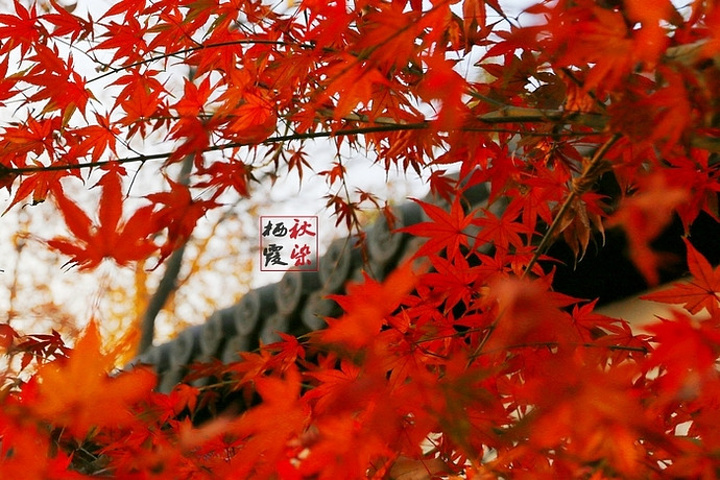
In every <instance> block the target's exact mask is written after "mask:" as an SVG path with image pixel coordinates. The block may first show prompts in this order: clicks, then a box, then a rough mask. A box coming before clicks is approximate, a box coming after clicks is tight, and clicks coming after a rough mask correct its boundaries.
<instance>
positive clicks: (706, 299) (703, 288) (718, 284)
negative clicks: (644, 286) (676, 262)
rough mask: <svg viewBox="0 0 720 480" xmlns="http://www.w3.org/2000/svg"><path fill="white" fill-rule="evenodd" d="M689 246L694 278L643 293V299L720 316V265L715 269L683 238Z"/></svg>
mask: <svg viewBox="0 0 720 480" xmlns="http://www.w3.org/2000/svg"><path fill="white" fill-rule="evenodd" d="M683 241H684V242H685V246H686V247H687V262H688V268H689V269H690V274H691V275H692V277H693V278H692V280H690V281H688V282H683V283H676V284H674V286H673V287H672V288H670V289H667V290H661V291H659V292H654V293H650V294H648V295H643V296H642V297H640V298H642V299H644V300H652V301H654V302H661V303H669V304H677V305H682V306H683V308H684V309H685V310H687V311H688V312H690V313H691V314H693V315H695V314H697V313H700V312H701V311H702V310H704V309H705V310H707V311H708V313H709V314H710V315H711V316H713V317H715V318H718V317H717V315H718V314H720V266H718V267H717V268H715V269H713V268H712V266H711V265H710V262H708V261H707V260H706V259H705V257H704V256H703V255H702V254H701V253H700V252H698V251H697V250H696V249H695V247H693V246H692V244H691V243H690V241H689V240H688V239H686V238H685V239H683Z"/></svg>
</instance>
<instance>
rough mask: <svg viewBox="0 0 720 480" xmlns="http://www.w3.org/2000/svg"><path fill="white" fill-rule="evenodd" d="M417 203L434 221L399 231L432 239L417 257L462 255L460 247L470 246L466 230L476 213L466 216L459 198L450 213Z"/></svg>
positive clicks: (451, 207) (419, 251) (418, 252)
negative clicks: (444, 253)
mask: <svg viewBox="0 0 720 480" xmlns="http://www.w3.org/2000/svg"><path fill="white" fill-rule="evenodd" d="M416 202H417V203H418V204H419V205H420V206H421V207H422V209H423V210H424V211H425V213H426V214H427V215H428V217H430V219H431V220H432V221H430V222H421V223H417V224H415V225H410V226H407V227H403V228H401V229H399V230H398V231H399V232H406V233H409V234H411V235H416V236H419V237H430V238H429V240H428V241H427V242H425V244H424V245H423V246H422V247H420V249H419V250H418V251H417V253H416V254H415V255H416V256H422V255H437V254H439V253H440V252H442V251H443V250H446V253H447V256H448V257H449V258H453V257H455V256H456V255H458V254H459V253H460V246H464V247H467V246H468V233H467V232H466V231H465V230H466V229H467V227H468V226H469V225H470V224H471V223H472V222H473V216H474V213H473V212H470V213H469V214H467V215H466V214H465V212H464V211H463V207H462V205H461V203H460V198H459V197H456V198H455V200H454V201H453V203H452V205H451V206H450V211H449V212H446V211H444V210H443V209H442V208H440V207H438V206H436V205H432V204H430V203H426V202H423V201H421V200H416Z"/></svg>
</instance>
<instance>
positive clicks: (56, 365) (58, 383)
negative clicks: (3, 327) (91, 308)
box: [24, 321, 156, 440]
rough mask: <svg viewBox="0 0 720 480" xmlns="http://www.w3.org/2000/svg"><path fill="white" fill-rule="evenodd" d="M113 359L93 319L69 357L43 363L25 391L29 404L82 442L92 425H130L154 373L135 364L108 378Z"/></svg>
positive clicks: (153, 377)
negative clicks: (103, 346) (105, 350)
mask: <svg viewBox="0 0 720 480" xmlns="http://www.w3.org/2000/svg"><path fill="white" fill-rule="evenodd" d="M113 362H114V359H113V358H111V357H109V356H106V355H104V354H103V353H102V351H101V341H100V335H99V333H98V330H97V325H96V324H95V321H91V322H90V323H89V324H88V326H87V328H86V329H85V332H84V333H83V335H82V337H80V339H79V340H78V342H77V344H76V345H75V348H74V349H73V351H72V352H71V353H70V356H69V358H67V359H63V360H57V361H54V362H51V363H48V364H45V365H42V366H41V367H40V369H39V370H38V373H37V375H36V376H35V377H33V380H32V385H31V387H29V388H28V389H27V390H26V391H25V392H24V402H25V405H26V406H27V407H28V408H29V409H30V410H31V411H32V412H33V414H35V415H37V416H38V417H39V418H43V419H46V420H47V421H49V422H51V423H52V424H55V425H57V426H61V427H64V428H66V429H67V431H68V432H69V433H70V434H72V435H73V436H75V438H77V439H80V440H82V439H84V438H85V436H86V435H87V434H88V433H89V432H90V430H91V429H92V428H93V427H112V428H114V427H124V426H129V425H132V424H134V423H135V421H136V419H135V415H134V413H133V411H132V408H133V407H134V406H135V404H136V403H137V402H139V401H140V400H142V399H143V398H145V397H146V396H148V395H149V394H150V392H151V391H152V389H153V388H154V387H155V383H156V380H155V375H154V374H153V373H152V372H151V371H150V370H148V369H142V368H137V369H134V370H133V371H131V372H126V373H122V374H120V375H118V376H116V377H110V376H109V375H108V373H107V372H108V370H109V369H110V368H112V366H113V365H112V364H113Z"/></svg>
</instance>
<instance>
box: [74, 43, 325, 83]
mask: <svg viewBox="0 0 720 480" xmlns="http://www.w3.org/2000/svg"><path fill="white" fill-rule="evenodd" d="M233 45H277V46H287V47H295V46H297V47H299V48H313V46H312V45H310V44H303V43H300V44H292V43H288V42H281V41H278V40H260V39H257V40H249V39H247V40H233V41H232V42H219V43H210V44H207V45H203V44H200V45H198V46H197V47H190V48H186V49H184V50H178V51H177V52H170V53H164V54H162V55H156V56H154V57H150V58H146V59H145V60H141V61H139V62H135V63H131V64H129V65H124V66H122V67H117V68H112V67H107V68H109V71H108V72H105V73H103V74H102V75H98V76H97V77H95V78H91V79H90V80H88V81H87V82H85V84H89V83H93V82H96V81H98V80H102V79H103V78H105V77H109V76H110V75H115V74H116V73H119V72H122V71H125V70H129V69H131V68H135V67H139V66H142V65H147V64H150V63H152V62H156V61H158V60H164V59H166V58H171V57H176V56H178V55H185V54H188V53H192V52H197V51H199V50H206V49H210V48H222V47H231V46H233Z"/></svg>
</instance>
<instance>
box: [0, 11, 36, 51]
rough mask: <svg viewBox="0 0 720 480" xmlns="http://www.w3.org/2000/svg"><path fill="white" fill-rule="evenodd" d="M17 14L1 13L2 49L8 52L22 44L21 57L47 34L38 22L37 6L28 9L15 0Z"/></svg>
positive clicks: (0, 49) (0, 33)
mask: <svg viewBox="0 0 720 480" xmlns="http://www.w3.org/2000/svg"><path fill="white" fill-rule="evenodd" d="M13 4H14V6H15V13H16V14H17V16H15V15H11V14H8V13H3V14H0V39H3V42H2V46H1V47H0V51H1V52H3V53H7V52H9V51H10V50H12V49H13V48H15V46H16V45H18V44H19V45H20V52H21V58H22V57H24V56H25V54H26V53H27V52H28V51H29V50H30V49H31V48H33V47H34V46H36V45H38V43H39V41H40V38H41V36H42V35H47V32H45V31H44V28H42V26H40V22H38V15H37V6H36V5H33V7H32V8H31V9H30V10H29V11H28V10H27V9H26V8H25V7H24V6H23V5H22V4H21V3H20V2H19V1H18V0H15V1H14V2H13Z"/></svg>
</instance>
